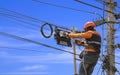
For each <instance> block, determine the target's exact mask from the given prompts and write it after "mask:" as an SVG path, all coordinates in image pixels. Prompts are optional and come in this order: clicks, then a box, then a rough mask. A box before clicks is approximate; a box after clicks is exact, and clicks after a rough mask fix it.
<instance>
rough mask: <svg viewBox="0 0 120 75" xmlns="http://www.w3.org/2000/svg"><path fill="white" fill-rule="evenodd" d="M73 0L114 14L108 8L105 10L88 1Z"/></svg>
mask: <svg viewBox="0 0 120 75" xmlns="http://www.w3.org/2000/svg"><path fill="white" fill-rule="evenodd" d="M75 1H77V2H79V3H81V4H84V5H87V6H91V7H93V8H96V9H99V10H102V11H106V12H109V13H112V14H114V12H111V11H109V10H105V9H103V8H100V7H97V6H95V5H92V4H88V3H85V2H82V1H80V0H75Z"/></svg>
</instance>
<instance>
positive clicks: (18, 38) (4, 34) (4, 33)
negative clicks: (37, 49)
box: [0, 32, 79, 55]
mask: <svg viewBox="0 0 120 75" xmlns="http://www.w3.org/2000/svg"><path fill="white" fill-rule="evenodd" d="M0 35H3V36H7V37H10V38H13V39H17V40H21V41H25V42H29V43H34V44H37V45H41V46H45V47H49V48H52V49H55V50H59V51H63V52H67V53H70V54H75V53H72V52H70V51H66V50H63V49H60V48H56V47H53V46H50V45H47V44H44V43H40V42H37V41H33V40H30V39H26V38H23V37H20V36H16V35H13V34H9V33H6V32H0ZM75 55H79V54H75Z"/></svg>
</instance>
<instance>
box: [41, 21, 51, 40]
mask: <svg viewBox="0 0 120 75" xmlns="http://www.w3.org/2000/svg"><path fill="white" fill-rule="evenodd" d="M46 25H47V26H49V27H50V34H49V35H45V32H44V31H43V29H44V27H45V26H46ZM40 31H41V34H42V35H43V36H44V37H45V38H50V37H51V36H52V34H53V28H52V25H51V24H49V23H44V24H43V25H42V26H41V29H40Z"/></svg>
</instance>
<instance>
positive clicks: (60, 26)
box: [0, 8, 72, 31]
mask: <svg viewBox="0 0 120 75" xmlns="http://www.w3.org/2000/svg"><path fill="white" fill-rule="evenodd" d="M0 9H1V10H4V11H8V12H12V13H14V14H17V15H19V16H22V18H23V17H25V18H27V19H30V20H31V21H34V22H37V23H40V22H42V23H49V24H51V25H52V26H55V27H59V28H62V29H66V30H69V31H72V30H71V29H69V28H67V27H65V26H62V25H57V24H53V23H50V22H47V21H43V20H39V19H37V18H33V17H30V16H27V15H24V14H21V13H18V12H15V11H12V10H8V9H5V8H0Z"/></svg>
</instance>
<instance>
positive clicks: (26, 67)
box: [20, 65, 47, 71]
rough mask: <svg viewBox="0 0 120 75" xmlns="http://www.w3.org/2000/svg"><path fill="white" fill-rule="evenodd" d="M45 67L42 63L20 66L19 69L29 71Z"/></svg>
mask: <svg viewBox="0 0 120 75" xmlns="http://www.w3.org/2000/svg"><path fill="white" fill-rule="evenodd" d="M46 68H47V67H46V66H44V65H32V66H25V67H23V68H21V69H20V70H23V71H29V70H36V69H41V70H43V69H46Z"/></svg>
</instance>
